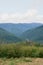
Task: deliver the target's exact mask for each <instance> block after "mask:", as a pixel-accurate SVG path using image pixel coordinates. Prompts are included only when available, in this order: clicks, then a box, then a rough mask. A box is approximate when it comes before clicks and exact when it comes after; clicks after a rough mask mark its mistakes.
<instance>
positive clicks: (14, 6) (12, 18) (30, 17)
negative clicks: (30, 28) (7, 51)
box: [0, 0, 43, 23]
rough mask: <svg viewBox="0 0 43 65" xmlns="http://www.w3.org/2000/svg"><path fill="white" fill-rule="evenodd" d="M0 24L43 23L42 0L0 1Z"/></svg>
mask: <svg viewBox="0 0 43 65" xmlns="http://www.w3.org/2000/svg"><path fill="white" fill-rule="evenodd" d="M0 23H43V0H0Z"/></svg>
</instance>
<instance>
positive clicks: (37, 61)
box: [0, 57, 43, 65]
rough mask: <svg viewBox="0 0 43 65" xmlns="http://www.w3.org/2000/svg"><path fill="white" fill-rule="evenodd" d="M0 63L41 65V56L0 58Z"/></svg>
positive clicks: (8, 64)
mask: <svg viewBox="0 0 43 65" xmlns="http://www.w3.org/2000/svg"><path fill="white" fill-rule="evenodd" d="M0 65H43V58H24V57H22V58H19V59H18V58H15V59H14V58H10V59H6V58H0Z"/></svg>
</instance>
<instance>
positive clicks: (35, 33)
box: [20, 25, 43, 42]
mask: <svg viewBox="0 0 43 65" xmlns="http://www.w3.org/2000/svg"><path fill="white" fill-rule="evenodd" d="M20 37H21V38H22V39H23V40H31V41H37V42H43V25H42V26H39V27H37V28H34V29H31V30H27V31H25V32H24V33H23V34H22V35H21V36H20Z"/></svg>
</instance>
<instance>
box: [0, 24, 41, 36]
mask: <svg viewBox="0 0 43 65" xmlns="http://www.w3.org/2000/svg"><path fill="white" fill-rule="evenodd" d="M40 25H41V24H40V23H18V24H11V23H2V24H0V28H3V29H5V30H6V31H8V32H10V33H13V34H14V35H16V36H20V35H21V34H22V33H23V32H25V31H26V30H28V29H32V28H36V27H38V26H40Z"/></svg>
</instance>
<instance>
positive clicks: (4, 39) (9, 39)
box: [0, 28, 20, 43]
mask: <svg viewBox="0 0 43 65" xmlns="http://www.w3.org/2000/svg"><path fill="white" fill-rule="evenodd" d="M19 41H20V39H19V38H17V37H16V36H15V35H13V34H11V33H9V32H8V31H6V30H4V29H2V28H0V43H14V42H19Z"/></svg>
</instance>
